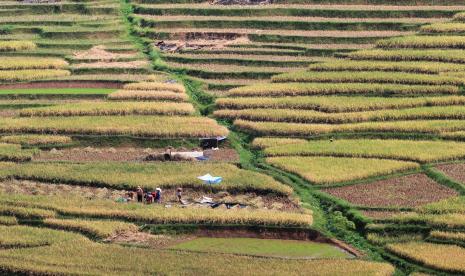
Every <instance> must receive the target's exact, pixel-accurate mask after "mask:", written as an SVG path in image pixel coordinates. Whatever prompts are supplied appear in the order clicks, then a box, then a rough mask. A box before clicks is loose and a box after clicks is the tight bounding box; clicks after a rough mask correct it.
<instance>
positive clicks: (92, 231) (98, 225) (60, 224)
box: [43, 218, 137, 239]
mask: <svg viewBox="0 0 465 276" xmlns="http://www.w3.org/2000/svg"><path fill="white" fill-rule="evenodd" d="M43 225H44V226H45V227H49V228H55V229H61V230H68V231H75V232H81V233H83V234H87V235H90V236H93V237H96V238H101V239H103V238H106V237H109V236H111V235H112V234H115V233H118V232H122V231H128V230H132V231H135V230H137V226H135V225H134V224H132V223H127V222H121V221H112V220H103V221H99V220H85V219H56V218H47V219H45V220H44V221H43Z"/></svg>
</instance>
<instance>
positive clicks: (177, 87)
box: [124, 82, 186, 93]
mask: <svg viewBox="0 0 465 276" xmlns="http://www.w3.org/2000/svg"><path fill="white" fill-rule="evenodd" d="M124 89H125V90H153V91H155V90H156V91H172V92H178V93H185V92H186V90H185V88H184V86H183V85H182V84H178V83H159V82H137V83H129V84H126V85H125V86H124Z"/></svg>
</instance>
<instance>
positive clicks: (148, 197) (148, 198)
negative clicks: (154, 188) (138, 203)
mask: <svg viewBox="0 0 465 276" xmlns="http://www.w3.org/2000/svg"><path fill="white" fill-rule="evenodd" d="M145 201H146V202H147V204H152V203H153V196H152V193H147V194H146V195H145Z"/></svg>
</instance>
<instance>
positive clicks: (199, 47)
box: [133, 0, 463, 93]
mask: <svg viewBox="0 0 465 276" xmlns="http://www.w3.org/2000/svg"><path fill="white" fill-rule="evenodd" d="M133 2H134V12H135V14H134V16H133V20H134V21H135V22H137V28H136V31H137V32H139V33H140V34H141V35H143V36H144V37H146V38H148V39H152V40H153V41H154V43H155V44H157V46H156V47H158V48H160V49H161V50H162V51H161V53H160V55H161V57H162V58H161V60H160V64H159V66H160V67H161V68H163V67H165V66H166V67H169V68H171V69H174V70H179V71H183V72H185V73H187V74H188V75H190V76H192V77H195V78H200V79H202V80H204V81H205V83H206V84H207V90H209V91H212V92H219V93H221V92H222V91H225V90H227V89H230V88H233V87H238V86H243V85H246V84H251V83H257V82H267V81H268V80H269V78H270V77H271V76H273V75H276V74H279V73H283V72H288V71H293V70H295V69H296V68H298V67H301V68H303V67H306V66H307V65H308V64H310V63H317V62H319V61H321V60H324V59H327V58H329V57H332V56H334V55H335V54H337V53H348V52H352V51H354V50H358V49H366V48H371V47H372V46H373V45H374V44H375V43H376V41H378V40H379V39H382V38H389V37H398V36H405V35H411V34H413V33H414V32H415V31H417V30H418V29H419V28H420V27H421V26H422V25H425V24H428V23H435V22H444V21H446V20H447V19H448V18H450V17H451V16H453V14H454V13H455V12H456V11H457V10H458V9H462V8H463V7H457V6H401V7H399V6H384V5H351V6H347V5H337V4H338V3H337V1H336V3H333V4H336V5H322V3H315V2H312V1H307V2H306V1H293V2H289V1H275V2H273V4H269V5H211V4H210V3H208V2H203V3H191V2H188V1H187V2H185V1H179V2H178V3H172V2H171V1H170V2H168V1H167V3H165V2H163V1H150V0H140V1H139V0H137V1H133ZM339 4H340V3H339Z"/></svg>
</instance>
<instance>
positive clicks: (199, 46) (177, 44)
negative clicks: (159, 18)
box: [155, 36, 250, 52]
mask: <svg viewBox="0 0 465 276" xmlns="http://www.w3.org/2000/svg"><path fill="white" fill-rule="evenodd" d="M227 38H228V37H224V38H222V37H219V38H218V37H211V36H207V37H198V38H195V37H194V38H191V37H186V38H184V39H180V40H168V41H165V40H162V41H158V42H157V43H156V44H155V46H156V47H158V48H159V49H160V50H162V51H165V52H178V51H181V50H191V51H192V50H205V49H208V50H215V49H223V48H225V47H227V46H229V45H233V44H247V43H250V40H249V39H248V38H247V37H246V36H237V37H235V36H233V37H229V39H227Z"/></svg>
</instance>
